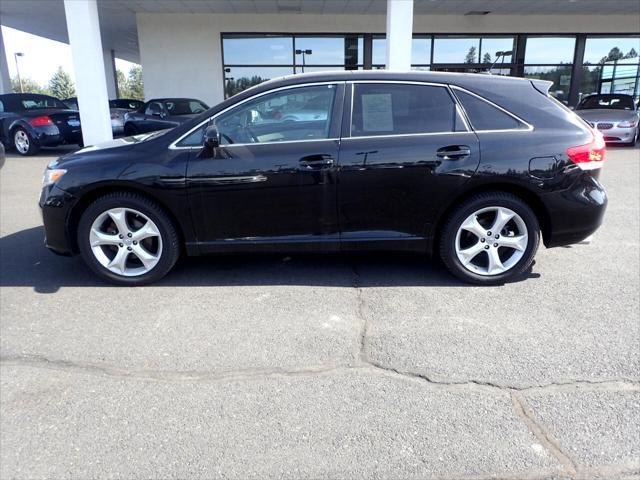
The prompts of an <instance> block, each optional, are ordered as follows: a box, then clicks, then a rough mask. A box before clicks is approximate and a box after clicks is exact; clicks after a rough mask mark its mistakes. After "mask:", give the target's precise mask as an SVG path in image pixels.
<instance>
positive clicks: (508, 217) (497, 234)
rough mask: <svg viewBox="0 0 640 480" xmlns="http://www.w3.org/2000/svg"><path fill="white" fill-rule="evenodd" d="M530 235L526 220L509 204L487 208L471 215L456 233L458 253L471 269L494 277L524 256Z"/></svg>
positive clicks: (468, 268)
mask: <svg viewBox="0 0 640 480" xmlns="http://www.w3.org/2000/svg"><path fill="white" fill-rule="evenodd" d="M528 243H529V234H528V232H527V226H526V224H525V222H524V220H523V219H522V218H521V217H520V215H518V214H517V213H516V212H514V211H513V210H511V209H509V208H506V207H497V206H496V207H486V208H482V209H480V210H477V211H476V212H474V213H472V214H471V215H469V216H468V217H467V218H466V219H465V220H464V221H463V222H462V224H461V225H460V227H459V228H458V231H457V233H456V239H455V252H456V256H457V257H458V260H459V261H460V263H461V264H462V265H463V267H464V268H466V269H467V270H469V271H470V272H473V273H476V274H479V275H485V276H493V275H500V274H502V273H504V272H506V271H508V270H510V269H511V268H513V267H514V266H515V265H516V264H517V263H518V262H519V261H520V259H522V257H523V256H524V253H525V251H526V249H527V245H528Z"/></svg>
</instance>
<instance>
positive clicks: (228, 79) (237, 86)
mask: <svg viewBox="0 0 640 480" xmlns="http://www.w3.org/2000/svg"><path fill="white" fill-rule="evenodd" d="M224 70H225V72H224V79H225V81H224V91H225V96H226V97H230V96H232V95H235V94H236V93H240V92H241V91H243V90H246V89H247V88H249V87H253V86H254V85H258V84H259V83H262V82H265V81H267V80H271V79H272V78H276V77H282V76H284V75H291V74H292V73H293V67H226V68H225V69H224Z"/></svg>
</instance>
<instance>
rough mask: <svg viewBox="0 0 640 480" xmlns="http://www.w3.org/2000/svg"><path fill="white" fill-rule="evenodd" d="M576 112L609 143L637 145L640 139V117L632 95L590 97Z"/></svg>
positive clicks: (584, 100) (612, 94)
mask: <svg viewBox="0 0 640 480" xmlns="http://www.w3.org/2000/svg"><path fill="white" fill-rule="evenodd" d="M575 111H576V113H577V114H578V115H580V117H582V118H583V119H584V120H586V121H587V122H588V123H589V124H590V125H591V126H592V127H593V128H595V129H597V130H598V131H600V133H602V135H603V136H604V141H605V142H607V143H618V144H624V145H635V143H636V142H637V141H638V138H639V137H640V125H639V123H640V116H639V115H638V109H637V107H636V105H635V103H634V101H633V97H632V96H631V95H624V94H619V93H606V94H595V95H588V96H586V97H584V98H583V99H582V100H581V101H580V103H579V104H578V106H577V107H576V110H575Z"/></svg>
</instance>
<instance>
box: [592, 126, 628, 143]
mask: <svg viewBox="0 0 640 480" xmlns="http://www.w3.org/2000/svg"><path fill="white" fill-rule="evenodd" d="M599 132H600V133H602V136H603V137H604V141H605V142H607V143H631V142H633V141H634V140H635V135H636V127H633V128H621V127H614V128H608V129H607V130H599Z"/></svg>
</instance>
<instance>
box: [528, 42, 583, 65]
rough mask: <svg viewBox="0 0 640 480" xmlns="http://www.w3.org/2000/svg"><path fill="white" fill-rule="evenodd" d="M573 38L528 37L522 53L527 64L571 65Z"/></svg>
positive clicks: (573, 46)
mask: <svg viewBox="0 0 640 480" xmlns="http://www.w3.org/2000/svg"><path fill="white" fill-rule="evenodd" d="M575 45H576V39H575V37H528V38H527V46H526V48H525V53H524V62H525V63H527V64H536V63H539V64H543V65H544V64H554V63H555V64H558V63H573V54H574V49H575Z"/></svg>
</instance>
